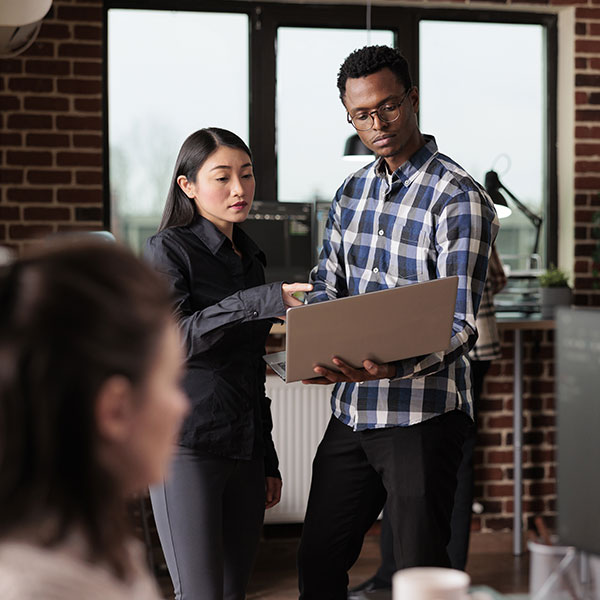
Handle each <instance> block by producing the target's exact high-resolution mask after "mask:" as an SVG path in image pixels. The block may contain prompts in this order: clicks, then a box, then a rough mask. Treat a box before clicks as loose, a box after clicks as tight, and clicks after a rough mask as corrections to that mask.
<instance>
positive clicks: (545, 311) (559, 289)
mask: <svg viewBox="0 0 600 600" xmlns="http://www.w3.org/2000/svg"><path fill="white" fill-rule="evenodd" d="M538 281H539V283H540V306H541V311H542V317H543V318H544V319H553V318H554V310H555V308H556V307H557V306H570V305H571V288H570V286H569V276H568V275H567V274H566V273H565V272H564V271H562V270H561V269H559V268H557V267H555V266H554V265H550V268H549V269H547V270H546V271H544V273H542V274H541V275H540V276H539V277H538Z"/></svg>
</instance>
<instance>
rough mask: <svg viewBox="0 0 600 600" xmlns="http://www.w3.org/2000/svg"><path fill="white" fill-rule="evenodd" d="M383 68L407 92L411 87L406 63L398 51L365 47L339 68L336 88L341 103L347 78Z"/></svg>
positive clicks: (387, 47) (356, 51)
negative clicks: (388, 71) (402, 85)
mask: <svg viewBox="0 0 600 600" xmlns="http://www.w3.org/2000/svg"><path fill="white" fill-rule="evenodd" d="M385 68H388V69H389V70H390V71H392V73H395V74H396V77H398V79H399V81H400V82H401V83H403V84H404V87H405V88H406V89H407V90H409V89H410V88H411V87H412V79H411V76H410V71H409V69H408V62H407V61H406V58H404V56H402V53H401V52H400V50H396V48H390V47H389V46H365V47H364V48H360V50H355V51H354V52H352V54H350V55H348V57H347V58H346V60H345V61H344V62H343V63H342V66H341V67H340V70H339V72H338V78H337V86H338V90H339V91H340V98H341V100H342V102H343V101H344V96H345V95H346V81H347V80H348V78H349V77H351V78H359V77H365V76H366V75H371V74H373V73H377V71H381V69H385Z"/></svg>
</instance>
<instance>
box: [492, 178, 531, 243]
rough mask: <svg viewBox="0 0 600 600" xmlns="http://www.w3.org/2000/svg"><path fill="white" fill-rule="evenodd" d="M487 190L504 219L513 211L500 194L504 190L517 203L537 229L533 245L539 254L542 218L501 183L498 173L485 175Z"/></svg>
mask: <svg viewBox="0 0 600 600" xmlns="http://www.w3.org/2000/svg"><path fill="white" fill-rule="evenodd" d="M485 189H486V190H487V193H488V194H489V195H490V197H491V199H492V200H493V202H494V205H495V207H496V211H497V213H498V216H499V217H500V218H501V219H503V218H504V217H508V216H509V215H510V214H511V212H512V210H511V209H510V207H509V206H508V203H507V201H506V198H505V197H504V196H503V195H502V194H501V193H500V190H503V191H504V192H505V193H506V194H507V195H508V197H509V198H510V199H511V200H512V201H513V202H514V203H515V205H516V206H517V208H518V209H519V210H520V211H521V212H522V213H523V214H524V215H525V216H526V217H527V218H528V219H529V220H530V221H531V223H532V224H533V226H534V227H535V242H534V244H533V253H532V254H537V253H538V247H539V243H540V230H541V227H542V218H541V217H538V216H537V215H536V214H534V213H532V212H531V211H530V210H529V209H528V208H527V207H526V206H525V205H524V204H523V203H522V202H521V201H520V200H519V199H518V198H517V197H516V196H515V195H514V194H513V193H512V192H511V191H510V190H509V189H507V188H506V186H505V185H504V184H503V183H502V182H501V181H500V179H499V177H498V173H496V171H488V172H487V173H486V174H485Z"/></svg>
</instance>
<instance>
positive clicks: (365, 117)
mask: <svg viewBox="0 0 600 600" xmlns="http://www.w3.org/2000/svg"><path fill="white" fill-rule="evenodd" d="M410 90H412V88H409V89H408V90H406V93H405V94H404V96H403V98H402V100H400V102H386V103H385V104H382V105H381V106H380V107H379V108H378V109H376V110H372V111H370V112H359V113H356V114H355V115H354V116H353V117H351V116H350V113H347V114H346V119H348V123H352V126H353V127H354V129H356V130H357V131H368V130H369V129H371V127H373V125H374V124H375V119H374V118H373V115H374V114H375V113H377V116H378V117H379V120H380V121H383V122H384V123H393V122H394V121H395V120H396V119H398V117H399V116H400V110H401V108H402V103H403V102H404V101H405V100H406V98H407V97H408V94H409V93H410Z"/></svg>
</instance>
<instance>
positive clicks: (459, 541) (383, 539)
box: [348, 246, 506, 600]
mask: <svg viewBox="0 0 600 600" xmlns="http://www.w3.org/2000/svg"><path fill="white" fill-rule="evenodd" d="M505 285H506V275H505V274H504V269H503V267H502V262H501V260H500V257H499V256H498V252H497V251H496V247H495V246H494V247H493V248H492V254H491V256H490V261H489V263H488V271H487V278H486V280H485V288H484V290H483V296H482V298H481V304H480V305H479V312H478V313H477V318H476V324H477V333H478V336H479V337H478V338H477V342H476V343H475V346H474V347H473V349H472V350H471V352H469V358H470V359H471V375H472V378H473V411H474V423H473V426H472V428H471V429H470V431H469V434H468V436H467V439H466V440H465V442H464V443H463V457H462V460H461V463H460V467H459V468H458V473H457V485H456V492H455V494H454V507H453V509H452V519H451V522H450V543H449V544H448V556H449V557H450V566H451V567H452V568H453V569H460V570H462V571H464V570H465V567H466V564H467V556H468V553H469V538H470V535H471V514H472V506H473V481H474V478H473V453H474V450H475V442H476V433H477V429H476V424H477V413H478V408H479V404H480V402H481V393H482V391H483V382H484V378H485V375H486V374H487V372H488V370H489V368H490V364H491V362H492V360H494V359H497V358H500V357H501V352H500V336H499V334H498V327H497V324H496V312H495V310H494V295H495V294H497V293H498V292H499V291H500V290H502V288H503V287H504V286H505ZM380 549H381V564H380V566H379V568H378V569H377V572H376V573H375V575H373V577H371V578H370V579H367V580H366V581H364V582H363V583H361V584H359V585H357V586H356V587H354V588H352V589H350V590H349V592H348V600H360V598H362V597H363V596H362V593H363V592H372V591H375V590H391V589H392V576H393V574H394V573H395V572H396V570H397V569H396V561H395V560H394V545H393V533H392V530H391V527H390V522H389V519H388V517H387V511H385V510H384V512H383V517H382V520H381V536H380Z"/></svg>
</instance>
